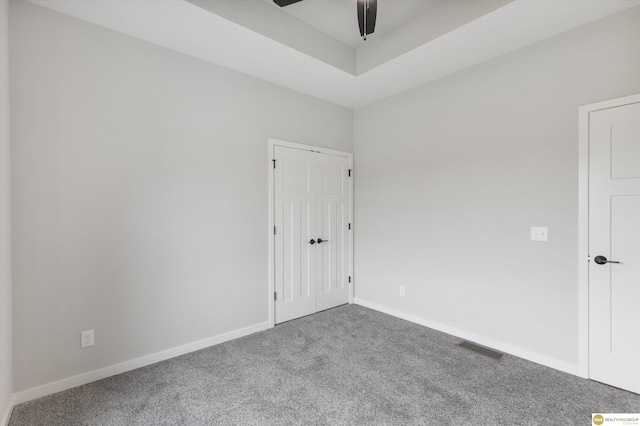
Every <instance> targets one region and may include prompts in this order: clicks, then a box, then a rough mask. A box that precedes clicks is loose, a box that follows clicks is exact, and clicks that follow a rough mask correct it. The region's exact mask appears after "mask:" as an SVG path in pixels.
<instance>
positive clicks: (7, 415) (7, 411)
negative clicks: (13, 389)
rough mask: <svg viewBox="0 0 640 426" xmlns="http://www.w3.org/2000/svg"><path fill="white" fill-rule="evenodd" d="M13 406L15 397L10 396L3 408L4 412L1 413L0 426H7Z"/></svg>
mask: <svg viewBox="0 0 640 426" xmlns="http://www.w3.org/2000/svg"><path fill="white" fill-rule="evenodd" d="M14 405H16V404H15V395H11V398H9V404H7V406H6V407H4V412H3V413H2V420H1V421H0V426H8V425H9V419H10V418H11V412H12V411H13V406H14Z"/></svg>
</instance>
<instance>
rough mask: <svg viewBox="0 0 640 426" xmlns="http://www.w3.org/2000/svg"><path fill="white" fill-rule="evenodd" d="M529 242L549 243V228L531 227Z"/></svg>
mask: <svg viewBox="0 0 640 426" xmlns="http://www.w3.org/2000/svg"><path fill="white" fill-rule="evenodd" d="M531 241H549V228H542V227H532V228H531Z"/></svg>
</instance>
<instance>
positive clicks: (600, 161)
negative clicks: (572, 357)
mask: <svg viewBox="0 0 640 426" xmlns="http://www.w3.org/2000/svg"><path fill="white" fill-rule="evenodd" d="M589 158H590V159H589V252H590V257H591V262H590V263H589V376H590V377H591V378H593V379H595V380H598V381H601V382H604V383H608V384H610V385H613V386H616V387H620V388H623V389H628V390H631V391H633V392H637V393H640V309H638V306H640V104H630V105H625V106H620V107H616V108H609V109H604V110H599V111H595V112H592V113H591V114H590V117H589ZM596 256H605V257H606V258H607V259H608V260H609V261H617V262H620V263H605V264H598V263H596V262H595V257H596Z"/></svg>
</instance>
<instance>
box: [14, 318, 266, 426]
mask: <svg viewBox="0 0 640 426" xmlns="http://www.w3.org/2000/svg"><path fill="white" fill-rule="evenodd" d="M269 328H271V326H270V324H269V322H263V323H260V324H255V325H252V326H249V327H245V328H242V329H239V330H234V331H230V332H227V333H223V334H219V335H217V336H213V337H209V338H207V339H203V340H199V341H197V342H193V343H188V344H186V345H182V346H178V347H175V348H172V349H168V350H165V351H162V352H157V353H154V354H151V355H147V356H143V357H140V358H136V359H133V360H131V361H125V362H122V363H119V364H115V365H111V366H109V367H104V368H100V369H98V370H93V371H89V372H87V373H83V374H79V375H77V376H73V377H68V378H66V379H62V380H58V381H55V382H52V383H47V384H46V385H42V386H38V387H35V388H31V389H27V390H24V391H21V392H17V393H15V394H14V395H13V397H14V398H13V405H17V404H22V403H23V402H27V401H31V400H33V399H37V398H41V397H43V396H47V395H51V394H54V393H56V392H61V391H64V390H67V389H71V388H75V387H77V386H82V385H86V384H87V383H91V382H95V381H96V380H101V379H105V378H107V377H111V376H115V375H116V374H122V373H126V372H127V371H131V370H135V369H136V368H141V367H146V366H147V365H151V364H155V363H157V362H160V361H165V360H167V359H170V358H175V357H177V356H180V355H184V354H187V353H190V352H195V351H199V350H200V349H205V348H208V347H209V346H214V345H218V344H220V343H224V342H228V341H229V340H234V339H238V338H240V337H244V336H248V335H249V334H253V333H257V332H259V331H263V330H267V329H269ZM2 426H4V424H3V425H2Z"/></svg>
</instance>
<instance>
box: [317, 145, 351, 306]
mask: <svg viewBox="0 0 640 426" xmlns="http://www.w3.org/2000/svg"><path fill="white" fill-rule="evenodd" d="M316 170H317V177H318V178H317V185H318V187H317V191H316V212H317V213H316V234H317V235H318V240H317V241H318V242H319V246H318V253H319V256H320V258H319V260H318V267H317V268H316V277H317V278H316V280H317V290H316V294H317V300H316V310H317V311H322V310H325V309H329V308H333V307H335V306H338V305H343V304H345V303H349V159H348V158H346V157H341V156H336V155H329V154H321V153H316Z"/></svg>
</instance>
